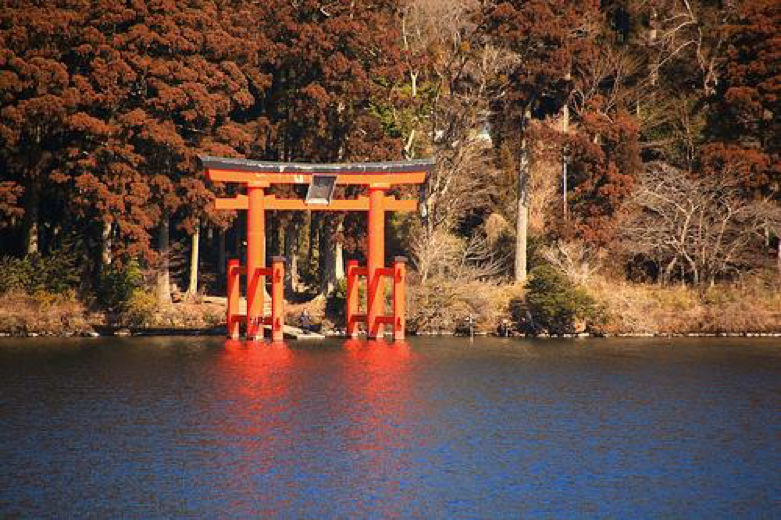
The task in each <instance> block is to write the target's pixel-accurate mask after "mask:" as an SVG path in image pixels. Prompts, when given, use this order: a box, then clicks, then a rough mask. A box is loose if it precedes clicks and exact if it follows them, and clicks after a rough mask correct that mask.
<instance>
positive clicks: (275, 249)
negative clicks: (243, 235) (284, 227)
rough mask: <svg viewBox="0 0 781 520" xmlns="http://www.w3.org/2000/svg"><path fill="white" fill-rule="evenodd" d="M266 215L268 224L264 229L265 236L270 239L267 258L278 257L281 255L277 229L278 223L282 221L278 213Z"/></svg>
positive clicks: (272, 212) (271, 212)
mask: <svg viewBox="0 0 781 520" xmlns="http://www.w3.org/2000/svg"><path fill="white" fill-rule="evenodd" d="M266 214H267V215H268V218H267V219H266V222H267V224H268V227H267V228H266V236H267V237H269V238H271V240H270V242H271V243H270V244H269V255H268V256H269V258H271V257H272V256H279V255H281V254H282V251H281V247H280V243H279V231H280V230H279V228H280V227H281V226H280V223H281V221H282V219H281V218H280V214H279V212H278V211H269V212H267V213H266ZM266 265H271V264H270V263H268V262H267V263H266Z"/></svg>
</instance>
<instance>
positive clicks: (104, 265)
mask: <svg viewBox="0 0 781 520" xmlns="http://www.w3.org/2000/svg"><path fill="white" fill-rule="evenodd" d="M111 231H112V225H111V222H106V221H105V220H104V221H103V230H102V231H101V233H100V239H101V242H100V244H101V245H100V270H101V271H102V272H105V271H106V269H108V267H109V266H110V265H111V260H112V258H111Z"/></svg>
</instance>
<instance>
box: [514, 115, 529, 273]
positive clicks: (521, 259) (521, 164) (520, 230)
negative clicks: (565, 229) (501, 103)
mask: <svg viewBox="0 0 781 520" xmlns="http://www.w3.org/2000/svg"><path fill="white" fill-rule="evenodd" d="M528 117H529V113H528V111H527V113H526V114H525V116H524V122H523V126H524V127H525V126H526V121H528ZM522 131H523V134H522V137H521V149H520V157H519V161H518V217H517V220H516V226H515V281H516V282H521V283H522V282H525V281H526V245H527V230H528V226H529V193H528V186H529V152H528V146H527V142H526V130H525V128H524V129H523V130H522Z"/></svg>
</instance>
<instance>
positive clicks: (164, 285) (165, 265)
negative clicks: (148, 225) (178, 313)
mask: <svg viewBox="0 0 781 520" xmlns="http://www.w3.org/2000/svg"><path fill="white" fill-rule="evenodd" d="M169 225H170V223H169V222H168V215H163V217H162V219H161V220H160V227H159V228H158V230H157V251H158V253H159V254H160V267H159V269H158V272H157V303H158V304H159V305H161V306H165V305H170V304H171V273H170V270H169V258H168V256H169V249H170V243H169V242H170V229H169Z"/></svg>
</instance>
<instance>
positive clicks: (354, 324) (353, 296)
mask: <svg viewBox="0 0 781 520" xmlns="http://www.w3.org/2000/svg"><path fill="white" fill-rule="evenodd" d="M359 271H360V267H358V260H348V261H347V295H346V298H345V300H346V301H345V307H346V308H345V316H344V323H345V326H346V329H347V331H346V332H347V336H349V337H351V338H357V337H358V321H359V320H360V317H359V316H358V275H359Z"/></svg>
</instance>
